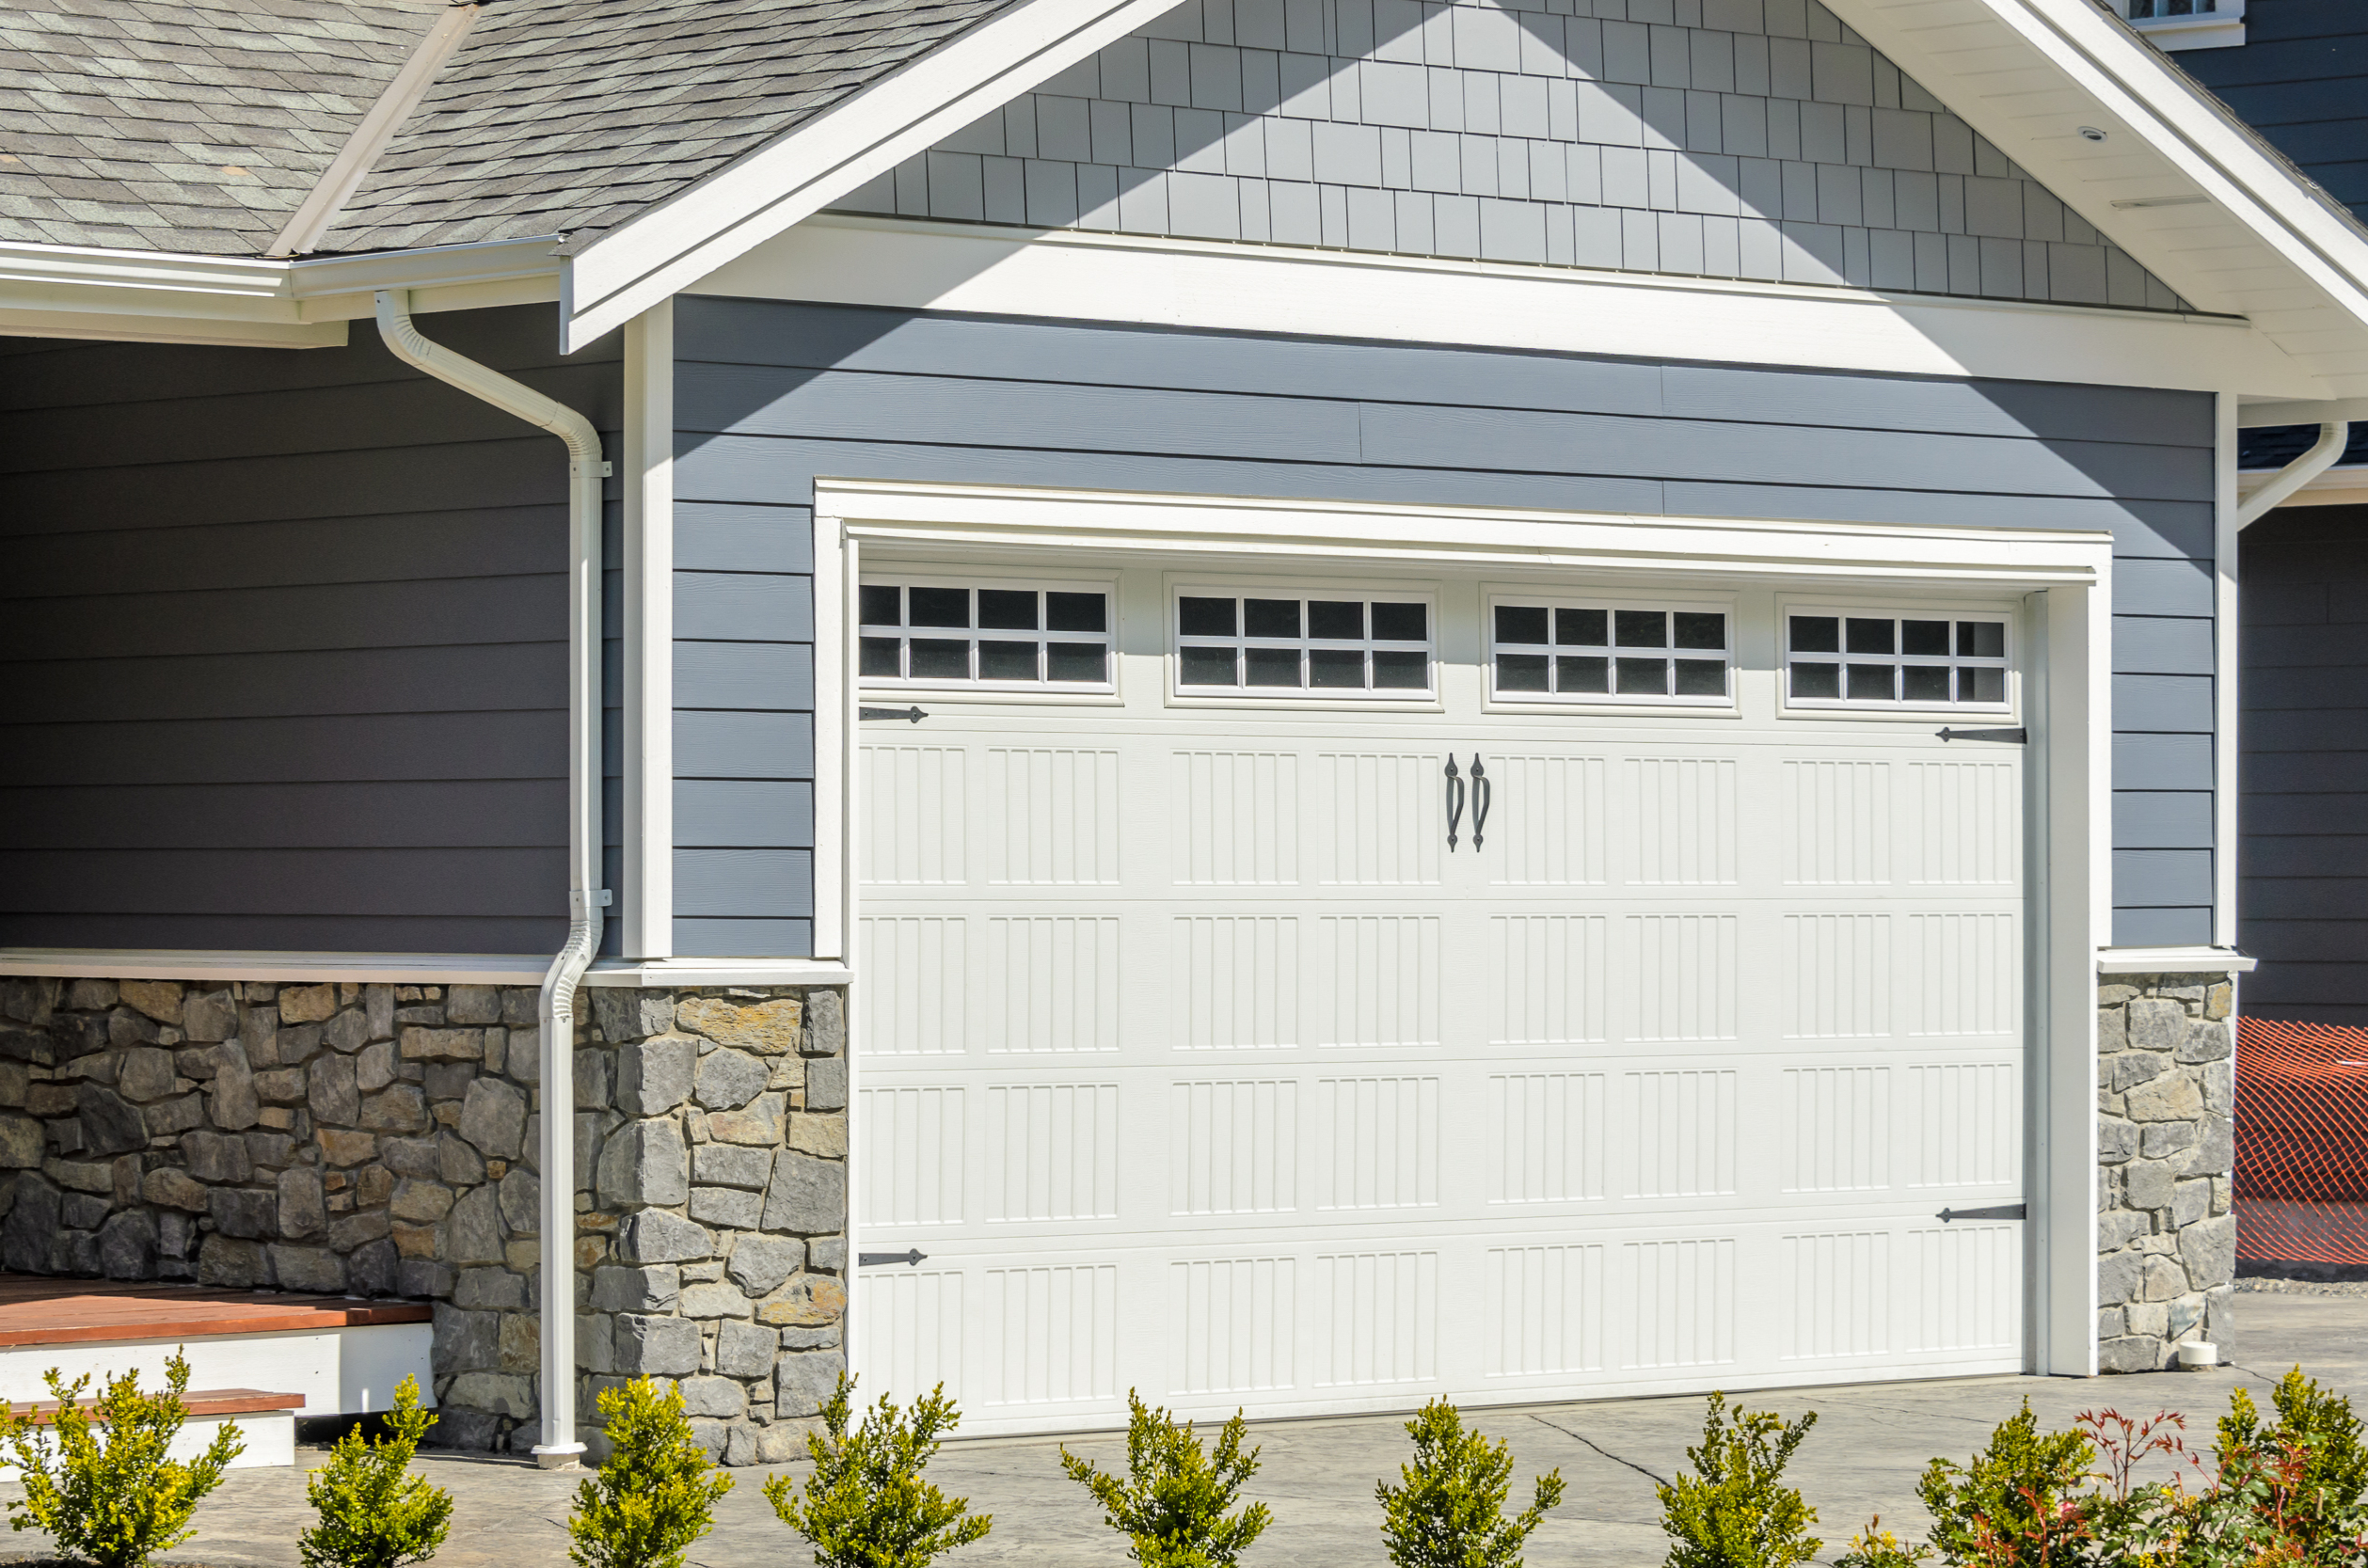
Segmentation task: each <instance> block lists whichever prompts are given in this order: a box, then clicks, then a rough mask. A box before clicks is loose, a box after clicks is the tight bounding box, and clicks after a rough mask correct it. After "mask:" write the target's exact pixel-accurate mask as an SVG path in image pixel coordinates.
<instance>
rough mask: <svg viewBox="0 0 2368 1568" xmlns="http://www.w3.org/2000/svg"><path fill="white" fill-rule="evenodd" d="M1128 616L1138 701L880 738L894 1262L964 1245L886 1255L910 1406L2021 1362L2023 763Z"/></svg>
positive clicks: (877, 1273)
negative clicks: (1261, 653) (2009, 1210)
mask: <svg viewBox="0 0 2368 1568" xmlns="http://www.w3.org/2000/svg"><path fill="white" fill-rule="evenodd" d="M1147 576H1148V574H1147ZM1157 594H1158V590H1157V589H1156V587H1155V586H1152V585H1150V584H1148V583H1147V584H1140V585H1138V586H1137V590H1136V596H1135V598H1133V599H1130V600H1128V602H1158V601H1157ZM1470 597H1471V598H1473V599H1474V600H1475V602H1476V600H1477V598H1478V597H1479V595H1477V594H1473V595H1470ZM1461 602H1462V598H1461V596H1459V595H1455V594H1447V595H1442V596H1441V597H1440V598H1439V599H1438V604H1439V605H1440V607H1441V610H1440V614H1441V625H1440V627H1439V640H1440V643H1441V645H1443V646H1444V645H1449V644H1450V643H1451V642H1452V641H1453V637H1452V635H1451V634H1452V632H1453V627H1452V626H1450V625H1449V624H1448V623H1449V621H1450V620H1451V619H1452V617H1453V616H1454V614H1456V613H1465V612H1468V611H1458V610H1456V608H1455V606H1456V605H1457V604H1459V603H1461ZM1121 646H1122V647H1125V648H1127V649H1129V650H1131V651H1130V652H1128V653H1127V654H1126V655H1125V656H1124V657H1125V658H1126V659H1128V660H1131V661H1133V662H1130V663H1129V664H1128V665H1127V667H1126V668H1125V670H1124V671H1123V672H1122V678H1121V684H1122V686H1123V687H1124V689H1125V690H1126V691H1127V693H1128V696H1127V698H1126V700H1125V702H1124V703H1122V704H1120V705H1114V706H1111V707H1108V708H1099V709H1094V710H1091V711H1090V713H1087V712H1084V711H1082V710H1079V709H1076V708H1067V709H1049V708H1048V709H1043V710H1036V709H1031V708H1028V707H1025V706H1021V705H1014V704H1009V703H998V704H992V705H987V704H976V705H973V704H964V703H962V702H960V701H956V700H946V701H938V700H934V699H933V700H932V701H931V702H930V704H929V706H930V718H929V721H928V726H927V729H928V733H927V734H926V735H915V734H913V733H911V732H910V730H909V729H908V728H907V727H906V726H896V727H894V728H893V729H891V728H890V727H887V726H882V727H880V729H879V730H877V731H876V732H875V731H870V730H867V731H866V735H865V740H866V746H865V751H864V764H863V774H862V781H861V787H862V788H863V790H864V791H865V792H866V794H865V800H864V803H863V807H862V810H863V813H864V823H865V827H864V835H865V836H864V841H863V847H864V853H865V855H866V864H865V870H864V874H863V889H864V891H863V909H862V911H860V916H861V918H860V920H859V923H858V933H859V938H858V950H857V951H858V960H857V961H858V968H859V974H860V977H861V979H860V992H859V999H858V1002H857V1005H856V1009H855V1022H856V1026H857V1053H858V1056H859V1070H860V1074H861V1076H860V1078H859V1082H858V1085H857V1087H858V1095H857V1100H856V1104H855V1113H854V1129H853V1135H854V1139H855V1142H856V1144H857V1145H858V1146H859V1147H857V1148H856V1149H855V1151H854V1152H855V1159H856V1162H857V1174H858V1190H857V1214H856V1219H855V1223H856V1226H857V1227H858V1229H859V1232H860V1236H859V1239H858V1243H857V1244H858V1246H859V1247H860V1248H862V1249H864V1250H878V1251H884V1252H893V1253H895V1254H897V1255H898V1256H899V1257H901V1256H903V1255H904V1254H905V1253H906V1251H907V1249H908V1248H910V1249H917V1250H918V1251H919V1252H921V1253H922V1254H925V1255H926V1257H925V1259H924V1261H923V1262H922V1263H921V1264H920V1266H919V1267H917V1268H910V1267H907V1266H905V1265H904V1264H902V1263H901V1262H899V1263H898V1264H894V1265H870V1266H865V1267H863V1268H861V1269H860V1271H859V1273H858V1275H857V1280H856V1295H857V1303H856V1307H857V1310H856V1315H855V1318H854V1320H853V1329H852V1332H853V1333H854V1335H855V1340H854V1342H853V1345H852V1347H851V1348H852V1350H853V1354H854V1357H855V1363H856V1365H858V1366H859V1367H860V1368H862V1369H863V1370H864V1371H865V1374H866V1378H867V1379H869V1380H871V1383H870V1386H873V1387H879V1386H882V1382H883V1381H884V1383H885V1385H886V1386H888V1387H890V1388H893V1389H895V1390H896V1391H898V1392H899V1393H900V1394H909V1393H912V1392H917V1391H920V1390H922V1389H925V1388H926V1387H927V1386H929V1385H930V1383H932V1382H934V1381H935V1379H936V1378H937V1377H938V1376H944V1377H945V1378H946V1382H947V1386H948V1387H949V1389H951V1390H952V1391H954V1392H955V1393H956V1394H957V1395H958V1397H960V1398H961V1399H962V1403H963V1409H964V1413H965V1420H964V1430H965V1432H974V1433H990V1432H1011V1433H1016V1432H1028V1431H1037V1432H1047V1431H1062V1430H1075V1429H1080V1428H1089V1427H1109V1426H1113V1425H1117V1424H1121V1423H1122V1421H1123V1419H1124V1413H1125V1405H1124V1394H1125V1391H1126V1389H1127V1388H1128V1387H1129V1386H1137V1387H1140V1388H1141V1389H1142V1391H1143V1392H1144V1393H1145V1394H1146V1395H1147V1396H1150V1397H1154V1398H1160V1399H1164V1400H1166V1401H1168V1402H1170V1403H1172V1404H1174V1405H1175V1406H1176V1407H1177V1408H1179V1409H1180V1410H1183V1411H1185V1412H1187V1413H1189V1414H1192V1415H1195V1416H1212V1417H1222V1416H1224V1415H1230V1414H1231V1413H1232V1410H1233V1409H1234V1408H1235V1407H1236V1406H1237V1405H1239V1406H1242V1407H1244V1408H1247V1409H1248V1411H1249V1412H1250V1413H1251V1414H1252V1415H1253V1416H1259V1415H1268V1416H1279V1415H1287V1414H1312V1413H1320V1412H1327V1411H1341V1412H1346V1411H1354V1410H1395V1409H1406V1408H1409V1407H1411V1406H1413V1405H1416V1404H1419V1403H1421V1402H1422V1401H1423V1400H1425V1399H1427V1398H1430V1397H1432V1396H1433V1395H1435V1394H1438V1393H1442V1392H1444V1393H1448V1394H1450V1395H1451V1396H1453V1397H1455V1398H1457V1399H1459V1400H1466V1401H1478V1402H1486V1401H1490V1400H1496V1401H1502V1402H1523V1401H1530V1400H1537V1399H1557V1398H1568V1397H1574V1396H1584V1395H1592V1394H1607V1393H1614V1392H1636V1393H1648V1392H1674V1391H1677V1390H1683V1389H1698V1388H1704V1387H1708V1386H1717V1385H1721V1384H1731V1383H1733V1382H1734V1381H1735V1380H1736V1379H1738V1378H1743V1379H1747V1380H1748V1381H1749V1382H1750V1383H1752V1384H1753V1385H1755V1386H1774V1385H1780V1384H1784V1383H1787V1382H1798V1383H1810V1382H1816V1381H1820V1380H1825V1379H1831V1378H1834V1377H1837V1376H1858V1375H1869V1376H1884V1377H1895V1376H1906V1375H1915V1374H1917V1373H1926V1374H1939V1373H1948V1372H1964V1371H1994V1370H2012V1369H2013V1368H2015V1367H2016V1366H2018V1365H2019V1362H2020V1356H2021V1349H2020V1345H2021V1335H2022V1325H2023V1317H2024V1303H2023V1294H2022V1291H2023V1286H2022V1274H2023V1263H2022V1252H2021V1247H2022V1237H2021V1228H2020V1227H2017V1226H2015V1225H2013V1224H2011V1223H1996V1222H1963V1221H1961V1222H1954V1223H1948V1224H1944V1223H1942V1222H1940V1221H1939V1220H1938V1219H1937V1215H1938V1213H1939V1212H1940V1211H1941V1210H1943V1209H1944V1208H1952V1207H1953V1208H1955V1209H1961V1210H1962V1209H1964V1208H1968V1207H1989V1206H1992V1205H1996V1204H2001V1203H2008V1202H2011V1201H2012V1200H2013V1199H2014V1197H2015V1196H2017V1195H2018V1194H2019V1193H2020V1191H2021V1187H2022V1180H2023V1173H2022V1159H2023V1152H2022V1151H2023V1145H2024V1132H2023V1119H2024V1117H2025V1116H2026V1107H2025V1105H2024V1097H2025V1087H2024V1081H2023V1070H2024V1069H2023V1058H2024V1042H2023V1031H2024V1029H2025V1027H2026V1021H2025V1017H2024V1006H2023V986H2024V980H2023V964H2024V959H2023V946H2022V944H2023V942H2024V941H2025V931H2024V920H2023V909H2024V902H2023V890H2022V886H2021V883H2022V879H2023V877H2024V875H2025V856H2024V850H2023V846H2022V840H2021V834H2022V832H2023V810H2022V801H2021V789H2022V787H2023V785H2022V771H2021V767H2022V765H2021V758H2020V755H2019V753H2014V752H2003V751H1996V750H1991V751H1982V752H1975V751H1972V750H1971V749H1969V748H1966V747H1957V748H1955V749H1954V750H1953V751H1950V752H1945V753H1942V754H1938V755H1935V754H1934V752H1935V751H1937V749H1938V747H1939V745H1940V743H1939V742H1938V741H1937V740H1936V739H1935V738H1934V737H1933V736H1932V735H1931V731H1930V729H1928V728H1924V727H1921V726H1919V725H1915V724H1901V723H1899V722H1897V721H1892V720H1890V719H1888V718H1886V719H1884V720H1882V721H1867V720H1864V719H1853V718H1852V717H1851V716H1850V715H1847V714H1838V713H1836V714H1825V715H1821V716H1820V717H1819V718H1818V719H1817V720H1815V721H1811V722H1805V723H1789V722H1788V721H1783V720H1778V719H1775V718H1773V717H1772V716H1765V715H1763V716H1759V717H1752V718H1746V719H1744V720H1743V721H1740V722H1738V721H1737V719H1736V717H1735V716H1732V715H1728V716H1719V715H1713V714H1703V715H1699V716H1691V715H1690V716H1684V717H1679V716H1677V715H1673V714H1670V713H1666V712H1664V713H1659V714H1640V715H1638V716H1637V717H1635V718H1632V719H1628V718H1618V717H1613V716H1610V715H1606V714H1602V713H1595V714H1585V715H1571V714H1565V715H1559V716H1558V715H1553V714H1546V713H1518V714H1507V713H1503V712H1487V713H1483V712H1480V711H1478V710H1477V708H1476V707H1474V706H1473V705H1472V703H1471V701H1470V697H1469V695H1467V696H1465V697H1461V698H1459V697H1457V696H1456V695H1455V693H1456V692H1457V691H1459V690H1460V691H1463V692H1466V693H1470V692H1473V691H1476V690H1478V689H1481V687H1482V686H1483V685H1484V684H1485V679H1486V672H1485V670H1483V671H1471V670H1457V669H1455V668H1454V667H1452V666H1448V667H1442V669H1441V671H1440V673H1439V679H1438V689H1439V690H1441V691H1442V692H1444V693H1447V696H1446V697H1445V699H1443V702H1442V704H1441V705H1433V706H1425V707H1423V708H1422V709H1419V710H1418V709H1414V708H1411V707H1409V708H1407V709H1406V710H1404V711H1387V710H1385V709H1384V708H1383V707H1382V705H1377V704H1375V705H1365V706H1363V707H1361V708H1356V707H1352V706H1345V705H1344V706H1343V707H1341V708H1338V709H1321V708H1315V707H1302V708H1299V709H1295V710H1293V711H1290V712H1287V713H1286V712H1282V711H1279V710H1268V711H1260V710H1259V709H1258V708H1257V707H1256V706H1255V705H1254V704H1253V703H1252V702H1251V701H1249V700H1248V696H1247V695H1246V698H1245V702H1244V704H1243V705H1240V706H1238V707H1235V708H1229V709H1221V710H1220V709H1216V708H1212V707H1208V706H1191V707H1184V706H1173V705H1168V702H1167V700H1166V699H1165V697H1164V696H1163V695H1162V693H1163V692H1164V690H1165V689H1166V679H1165V669H1164V666H1163V665H1162V664H1161V663H1160V662H1159V660H1158V658H1157V657H1155V656H1154V655H1153V654H1152V653H1151V652H1150V651H1149V650H1150V648H1151V647H1152V644H1147V643H1146V642H1145V641H1143V639H1141V638H1139V637H1137V638H1132V639H1121ZM1459 704H1461V706H1459ZM1451 755H1452V756H1453V757H1454V760H1455V762H1456V766H1457V778H1458V780H1459V781H1460V783H1461V785H1462V787H1463V791H1464V794H1463V802H1462V810H1461V812H1460V814H1459V815H1458V816H1457V817H1456V832H1457V843H1456V845H1455V846H1454V847H1452V848H1451V847H1450V846H1449V845H1448V843H1447V832H1448V821H1449V816H1450V804H1451V796H1450V793H1449V790H1448V787H1447V785H1448V779H1447V775H1446V773H1445V765H1446V763H1447V761H1448V759H1449V757H1450V756H1451ZM1475 763H1477V764H1478V765H1479V767H1480V768H1481V773H1480V778H1481V779H1482V780H1484V781H1485V783H1486V792H1485V793H1486V800H1487V803H1488V807H1489V810H1488V815H1487V818H1486V824H1485V827H1484V826H1483V824H1482V823H1481V822H1480V820H1479V810H1478V808H1479V805H1480V802H1481V800H1482V799H1483V791H1482V790H1481V789H1480V788H1479V787H1477V786H1476V784H1475V780H1474V776H1473V771H1474V765H1475ZM1746 1291H1749V1294H1748V1296H1746V1293H1745V1292H1746ZM1936 1292H1937V1293H1938V1294H1939V1296H1947V1298H1948V1299H1938V1296H1936Z"/></svg>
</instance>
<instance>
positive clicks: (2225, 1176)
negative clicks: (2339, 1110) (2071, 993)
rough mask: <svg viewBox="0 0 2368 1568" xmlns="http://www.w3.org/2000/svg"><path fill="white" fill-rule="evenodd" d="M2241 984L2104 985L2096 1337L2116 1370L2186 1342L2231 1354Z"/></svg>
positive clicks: (2215, 980) (2150, 1363)
mask: <svg viewBox="0 0 2368 1568" xmlns="http://www.w3.org/2000/svg"><path fill="white" fill-rule="evenodd" d="M2233 1000H2234V988H2233V985H2232V984H2231V983H2230V982H2229V981H2228V979H2227V978H2225V977H2224V976H2223V977H2215V976H2212V975H2208V974H2108V975H2106V976H2104V977H2103V978H2102V980H2101V981H2100V982H2099V984H2098V987H2097V1110H2098V1117H2097V1149H2098V1160H2099V1169H2098V1172H2097V1208H2098V1215H2097V1254H2098V1256H2097V1303H2098V1312H2097V1341H2098V1350H2099V1360H2100V1364H2101V1365H2102V1366H2103V1368H2104V1370H2106V1371H2109V1372H2140V1371H2153V1370H2157V1369H2160V1368H2164V1367H2169V1366H2171V1365H2173V1364H2174V1362H2175V1360H2176V1350H2175V1347H2176V1346H2177V1345H2178V1344H2179V1343H2180V1342H2181V1341H2182V1340H2208V1341H2210V1342H2211V1343H2213V1344H2215V1345H2217V1346H2218V1347H2219V1350H2220V1355H2221V1358H2222V1359H2223V1360H2225V1359H2227V1358H2228V1356H2229V1354H2230V1351H2231V1343H2230V1341H2231V1338H2232V1333H2233V1329H2232V1325H2231V1323H2230V1308H2231V1305H2232V1301H2233V1282H2234V1280H2235V1277H2236V1216H2235V1214H2234V1212H2233V1209H2232V1204H2231V1198H2232V1193H2231V1187H2230V1180H2231V1176H2232V1173H2233V1170H2234V1167H2235V1145H2234V1123H2233V1120H2232V1119H2231V1118H2232V1116H2233V1110H2234V1105H2235V1095H2236V1085H2235V1062H2234V1052H2233V1049H2232V1046H2231V1033H2232V1031H2231V1028H2230V1023H2229V1014H2230V1012H2231V1010H2232V1006H2233Z"/></svg>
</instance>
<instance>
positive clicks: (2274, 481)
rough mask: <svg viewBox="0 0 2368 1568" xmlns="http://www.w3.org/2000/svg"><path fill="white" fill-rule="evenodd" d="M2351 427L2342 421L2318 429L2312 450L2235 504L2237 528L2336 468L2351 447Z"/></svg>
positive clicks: (2254, 519) (2255, 521) (2253, 521)
mask: <svg viewBox="0 0 2368 1568" xmlns="http://www.w3.org/2000/svg"><path fill="white" fill-rule="evenodd" d="M2351 434H2352V427H2351V425H2350V424H2349V423H2348V422H2346V421H2344V420H2334V421H2332V422H2330V423H2328V424H2323V425H2321V426H2319V438H2318V439H2317V440H2316V441H2315V442H2313V443H2312V446H2311V450H2310V451H2306V452H2304V453H2303V454H2302V455H2301V456H2299V457H2297V458H2296V459H2295V460H2294V461H2293V462H2291V463H2289V464H2287V465H2286V466H2285V467H2282V468H2281V469H2279V470H2278V471H2277V472H2276V473H2275V474H2272V475H2271V476H2270V478H2269V483H2266V484H2265V485H2263V486H2262V487H2261V488H2260V489H2258V490H2256V491H2254V492H2253V493H2252V494H2251V495H2249V496H2248V497H2246V498H2245V499H2243V500H2242V501H2240V502H2238V503H2237V507H2236V526H2237V527H2238V528H2239V529H2245V528H2249V527H2251V526H2252V525H2253V524H2255V523H2257V522H2259V521H2261V519H2262V518H2264V517H2265V516H2267V515H2269V514H2270V512H2272V511H2273V510H2275V509H2276V508H2278V507H2280V506H2282V505H2284V504H2285V503H2286V501H2287V500H2288V499H2290V498H2292V497H2293V496H2294V494H2295V493H2296V491H2298V490H2300V489H2301V488H2302V487H2303V486H2304V485H2306V484H2308V483H2311V481H2312V480H2314V479H2316V478H2318V477H2319V475H2321V474H2323V473H2325V472H2327V470H2328V469H2329V468H2331V467H2334V466H2335V462H2336V460H2337V459H2338V458H2340V457H2342V456H2343V455H2344V448H2345V447H2347V446H2349V445H2350V444H2351Z"/></svg>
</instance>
